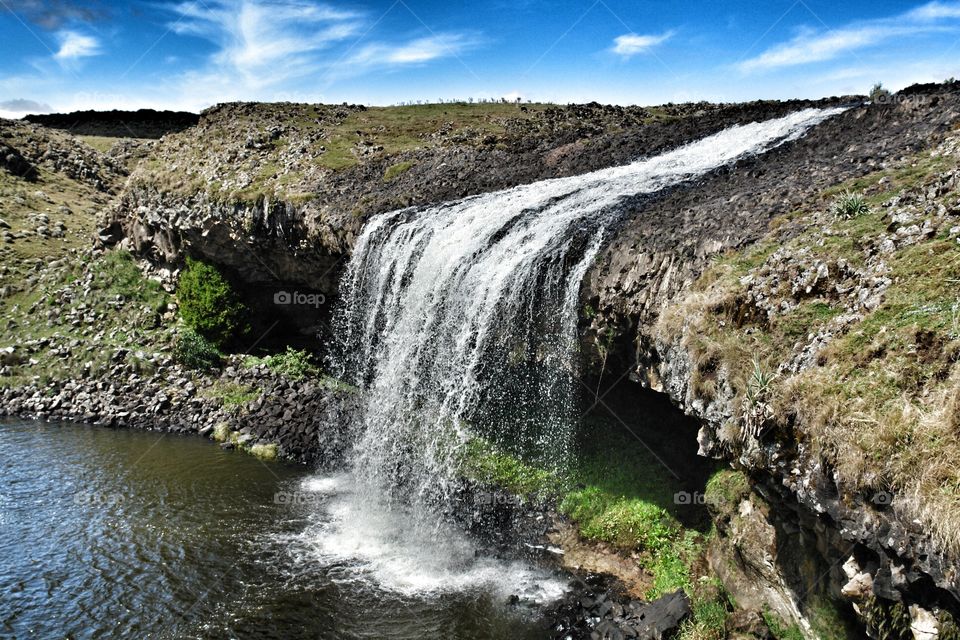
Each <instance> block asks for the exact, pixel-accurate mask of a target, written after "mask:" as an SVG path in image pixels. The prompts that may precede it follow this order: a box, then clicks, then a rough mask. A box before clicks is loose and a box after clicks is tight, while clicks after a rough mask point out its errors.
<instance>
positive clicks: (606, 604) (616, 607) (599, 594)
mask: <svg viewBox="0 0 960 640" xmlns="http://www.w3.org/2000/svg"><path fill="white" fill-rule="evenodd" d="M577 587H578V588H575V589H573V590H572V592H571V593H570V594H569V595H568V596H567V597H566V598H565V599H564V600H562V601H561V602H559V603H557V604H556V605H554V606H553V607H552V609H551V610H550V611H549V612H548V613H547V615H546V617H547V618H548V619H549V620H551V621H552V625H551V629H550V631H551V633H552V636H553V637H554V638H557V639H558V640H559V639H563V640H579V639H581V638H582V639H590V640H615V639H616V640H627V639H631V638H636V639H637V640H659V639H660V638H666V637H671V635H673V634H674V633H675V632H676V630H677V628H678V627H679V626H680V624H681V623H682V622H683V621H684V620H686V619H687V618H689V617H690V614H691V609H690V600H689V598H687V596H686V594H684V592H683V591H676V592H674V593H670V594H667V595H665V596H663V597H661V598H659V599H657V600H654V601H653V602H649V603H643V602H640V601H639V600H631V599H629V598H627V599H623V598H618V597H617V596H616V594H615V593H613V592H611V591H609V590H608V589H605V588H604V585H603V580H602V579H601V578H598V577H592V578H591V577H588V578H587V580H585V581H583V582H582V583H579V584H578V585H577Z"/></svg>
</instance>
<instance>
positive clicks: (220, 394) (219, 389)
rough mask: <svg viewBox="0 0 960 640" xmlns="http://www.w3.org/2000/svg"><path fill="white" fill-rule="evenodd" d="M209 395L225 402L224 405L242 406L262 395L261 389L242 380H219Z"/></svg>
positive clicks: (228, 406)
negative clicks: (241, 381)
mask: <svg viewBox="0 0 960 640" xmlns="http://www.w3.org/2000/svg"><path fill="white" fill-rule="evenodd" d="M207 396H208V397H210V398H215V399H218V400H220V401H221V402H222V403H223V406H224V407H227V408H231V409H232V408H235V407H241V406H243V405H245V404H247V403H249V402H252V401H253V400H256V399H257V398H259V397H260V389H258V388H256V387H254V386H251V385H247V384H243V383H240V382H227V381H223V380H218V381H217V382H216V383H214V385H213V386H212V387H211V388H210V389H209V391H208V393H207Z"/></svg>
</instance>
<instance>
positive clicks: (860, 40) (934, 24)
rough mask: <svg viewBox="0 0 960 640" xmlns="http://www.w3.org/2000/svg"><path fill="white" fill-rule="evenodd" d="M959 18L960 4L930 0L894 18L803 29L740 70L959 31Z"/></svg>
mask: <svg viewBox="0 0 960 640" xmlns="http://www.w3.org/2000/svg"><path fill="white" fill-rule="evenodd" d="M957 18H960V3H949V4H948V3H942V2H931V3H928V4H925V5H923V6H920V7H918V8H916V9H913V10H911V11H908V12H907V13H904V14H902V15H899V16H895V17H892V18H884V19H880V20H871V21H868V22H860V23H854V24H850V25H847V26H844V27H841V28H839V29H834V30H829V31H819V30H812V29H804V30H803V31H801V32H800V33H799V34H798V35H797V36H796V37H794V38H793V39H792V40H789V41H788V42H784V43H781V44H778V45H776V46H774V47H771V48H770V49H767V50H766V51H764V52H763V53H762V54H760V55H759V56H756V57H754V58H751V59H749V60H745V61H744V62H741V63H740V64H739V65H738V66H739V68H740V70H741V71H743V72H745V73H750V72H753V71H761V70H766V69H777V68H781V67H788V66H796V65H803V64H809V63H812V62H823V61H826V60H833V59H834V58H836V57H838V56H840V55H841V54H844V53H851V52H854V51H857V50H860V49H864V48H867V47H872V46H876V45H879V44H881V43H883V42H886V41H889V40H891V39H894V38H904V37H909V36H916V35H923V34H929V33H936V32H944V31H955V30H958V28H960V24H957V23H953V22H951V21H953V20H955V19H957Z"/></svg>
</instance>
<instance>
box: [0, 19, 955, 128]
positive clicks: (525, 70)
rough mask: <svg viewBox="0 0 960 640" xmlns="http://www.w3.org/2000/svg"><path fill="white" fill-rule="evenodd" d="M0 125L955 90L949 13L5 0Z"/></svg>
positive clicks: (0, 23) (0, 35) (952, 23)
mask: <svg viewBox="0 0 960 640" xmlns="http://www.w3.org/2000/svg"><path fill="white" fill-rule="evenodd" d="M0 60H2V65H0V115H6V116H8V117H9V116H13V115H17V114H19V113H20V112H23V111H35V110H41V109H45V108H49V109H52V110H56V111H67V110H74V109H84V108H95V109H110V108H120V109H130V108H140V107H155V108H172V109H188V110H194V111H196V110H199V109H202V108H204V107H207V106H209V105H211V104H215V103H217V102H222V101H227V100H270V101H275V100H291V101H306V102H343V101H348V102H362V103H366V104H393V103H397V102H401V101H416V100H425V101H426V100H429V101H434V100H436V99H438V98H444V99H452V98H469V97H474V98H479V97H502V96H509V97H515V96H521V97H522V98H524V99H532V100H535V101H536V100H550V101H556V102H561V103H565V102H574V101H575V102H581V101H590V100H597V101H599V102H611V103H619V104H654V103H662V102H668V101H674V102H680V101H687V100H700V99H706V100H723V101H734V100H746V99H752V98H790V97H820V96H825V95H837V94H843V93H864V92H866V91H867V90H869V88H870V86H871V85H872V84H873V83H875V82H878V81H881V82H883V83H884V85H886V86H887V87H889V88H893V89H898V88H901V87H903V86H906V85H908V84H912V83H913V82H921V81H934V80H936V81H940V80H943V79H945V78H947V77H952V76H960V0H939V1H934V2H892V1H889V0H870V1H866V0H846V1H844V2H837V1H836V0H829V1H822V0H765V1H762V2H761V1H755V2H746V1H735V2H718V1H713V0H688V1H686V2H678V1H675V0H657V1H641V2H637V1H633V2H629V1H622V0H578V1H575V2H573V1H571V2H545V1H540V0H493V1H491V2H482V1H480V0H475V1H473V2H458V1H456V0H454V1H450V0H383V1H381V0H367V1H362V0H330V1H329V2H315V1H313V0H175V1H168V0H145V1H139V0H133V1H131V2H106V1H104V0H86V1H84V0H0Z"/></svg>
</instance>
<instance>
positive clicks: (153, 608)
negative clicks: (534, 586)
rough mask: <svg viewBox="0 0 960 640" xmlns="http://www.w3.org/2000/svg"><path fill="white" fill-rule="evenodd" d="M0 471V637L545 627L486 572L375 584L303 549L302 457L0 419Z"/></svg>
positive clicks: (450, 633) (330, 634)
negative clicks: (268, 457)
mask: <svg viewBox="0 0 960 640" xmlns="http://www.w3.org/2000/svg"><path fill="white" fill-rule="evenodd" d="M0 474H2V475H0V637H4V638H6V637H14V638H63V637H66V638H94V637H95V638H143V637H153V638H385V639H386V638H418V639H427V638H477V639H479V638H521V639H522V638H541V637H544V636H545V635H546V634H545V633H544V631H543V630H542V629H541V628H540V626H539V624H537V623H535V622H534V620H533V619H534V613H533V612H534V607H532V606H513V605H508V604H507V602H506V598H505V597H504V595H503V592H502V591H501V590H499V589H497V588H492V587H491V585H489V584H487V585H484V584H481V583H477V584H474V583H469V584H467V585H465V586H464V585H459V586H458V588H456V589H443V588H437V587H438V585H437V584H431V585H430V588H428V589H424V590H423V591H422V592H418V591H417V590H416V589H389V588H385V587H383V586H382V585H381V584H379V583H378V582H377V580H375V579H369V580H366V579H365V578H364V577H363V576H364V573H363V571H358V570H357V567H356V566H353V565H352V563H351V561H350V560H349V559H344V558H337V557H335V556H331V555H330V554H324V553H323V552H322V551H323V550H322V549H320V552H318V553H315V554H314V553H311V549H312V545H314V543H313V542H312V541H311V539H310V537H309V536H310V532H311V531H312V530H315V529H317V528H320V529H322V528H324V527H325V526H326V524H325V522H324V518H325V516H324V515H323V513H324V512H323V505H322V504H319V503H318V502H317V500H322V497H318V498H317V499H316V500H313V499H310V498H311V495H313V494H310V493H304V492H303V488H304V487H305V486H309V485H310V483H311V482H313V483H314V484H317V483H318V482H319V483H320V484H321V485H322V484H323V482H324V481H325V480H324V479H322V478H321V479H317V478H316V477H314V476H313V474H311V473H310V472H309V470H307V469H304V468H300V467H292V466H288V465H285V464H281V463H264V462H261V461H259V460H257V459H255V458H253V457H251V456H248V455H244V454H241V453H236V452H229V451H222V450H221V449H220V448H219V447H217V446H215V445H213V444H211V443H210V442H207V441H205V440H202V439H200V438H196V437H183V436H175V435H161V434H157V433H145V432H135V431H117V430H111V429H105V428H98V427H86V426H77V425H60V424H46V423H39V422H24V421H7V422H0ZM278 496H279V497H278ZM344 526H349V523H347V525H344ZM356 533H357V535H356V537H355V538H356V540H357V541H358V545H359V546H360V547H363V545H364V544H365V542H364V541H365V540H367V539H368V538H369V537H370V536H371V535H372V536H373V537H372V538H370V539H372V540H375V541H377V542H378V543H380V544H382V543H383V542H384V540H388V539H389V535H385V534H384V532H370V531H357V532H356ZM338 535H339V536H340V539H341V542H342V539H344V538H346V539H351V538H353V536H352V535H351V532H350V531H349V530H341V531H339V534H338ZM316 544H317V545H320V544H321V543H320V542H318V543H316ZM424 551H425V553H426V555H425V556H424V557H428V556H429V550H424ZM387 554H388V555H389V547H387ZM331 558H333V559H331ZM387 559H388V560H391V561H392V560H393V558H387ZM410 562H411V563H412V564H411V568H410V573H411V574H412V573H415V572H416V570H417V567H416V564H417V560H416V558H415V557H413V558H412V559H411V560H410ZM389 566H393V565H389ZM400 566H405V565H400ZM493 573H494V574H495V573H496V571H493ZM508 574H509V572H505V573H504V574H503V576H502V577H503V579H504V580H508V579H510V578H509V575H508ZM400 577H401V578H403V577H404V576H400ZM410 584H413V585H416V584H417V583H416V582H415V581H414V582H411V583H410ZM439 586H442V585H439ZM505 586H506V588H508V589H509V588H510V586H511V585H505Z"/></svg>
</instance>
